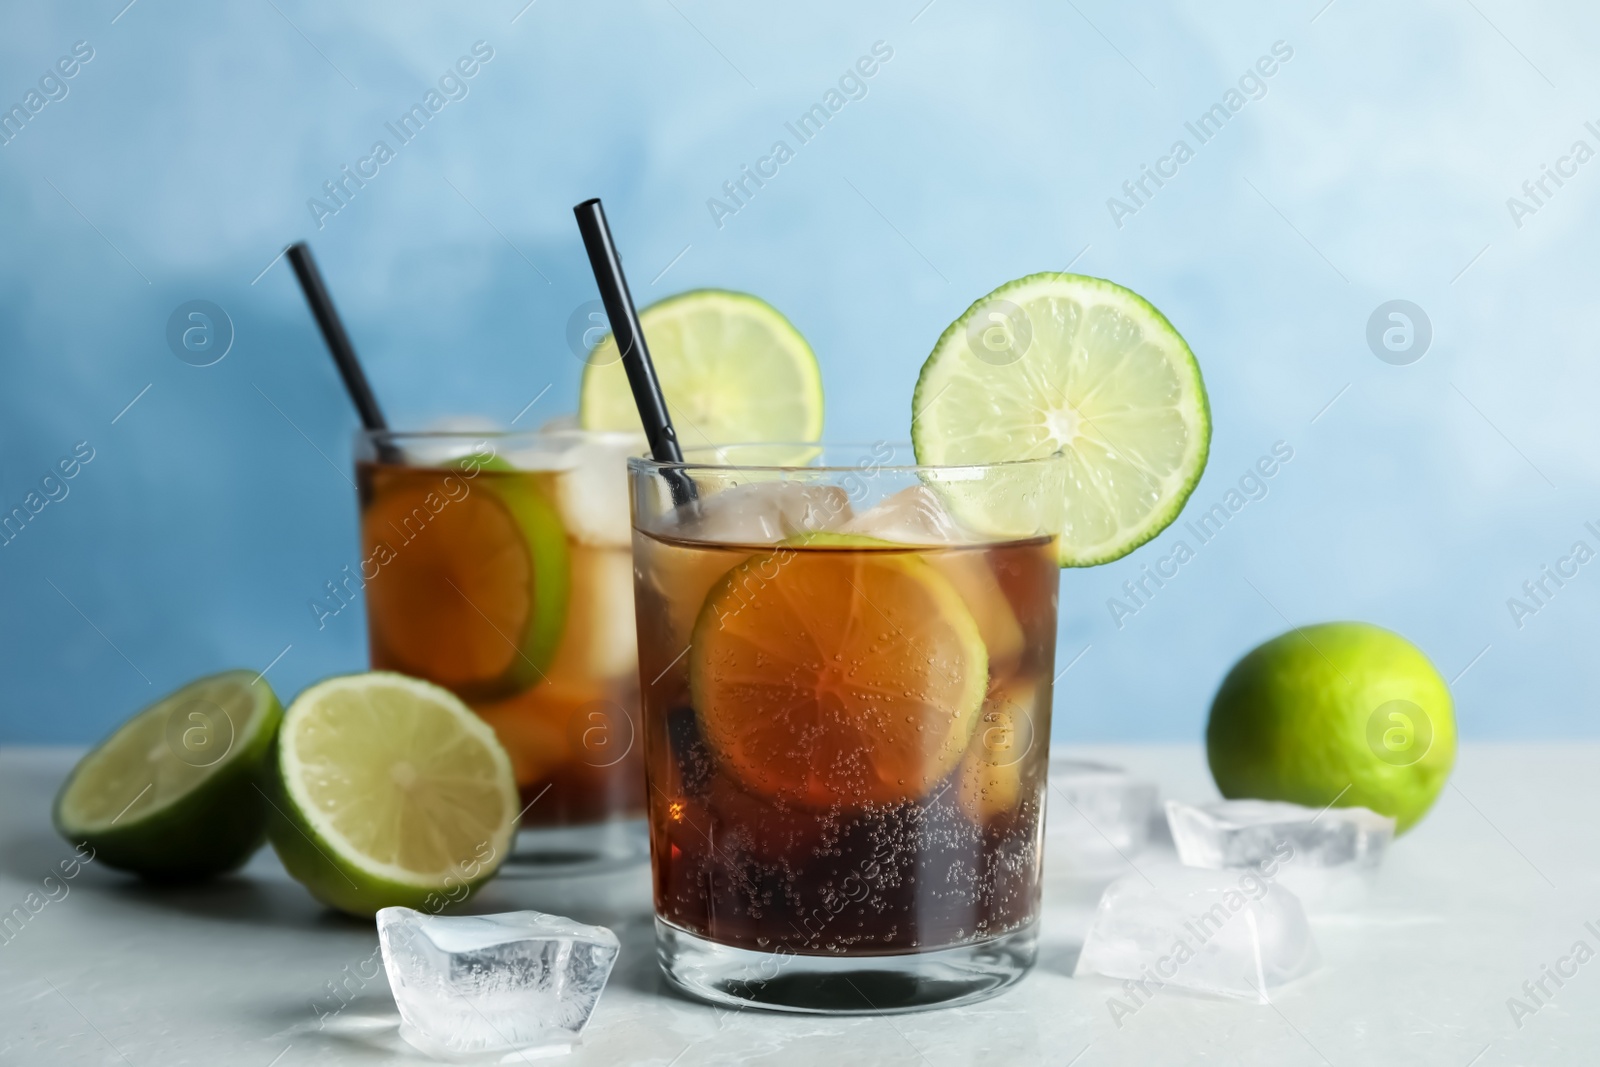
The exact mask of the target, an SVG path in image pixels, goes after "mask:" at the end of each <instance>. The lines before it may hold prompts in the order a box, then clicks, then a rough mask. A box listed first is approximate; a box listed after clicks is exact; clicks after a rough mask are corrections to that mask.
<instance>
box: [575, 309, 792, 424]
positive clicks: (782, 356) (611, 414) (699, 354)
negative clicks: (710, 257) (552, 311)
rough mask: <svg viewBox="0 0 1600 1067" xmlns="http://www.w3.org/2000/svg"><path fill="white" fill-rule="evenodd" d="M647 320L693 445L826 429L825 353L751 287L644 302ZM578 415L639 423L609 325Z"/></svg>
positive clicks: (677, 417)
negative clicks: (815, 350) (821, 363)
mask: <svg viewBox="0 0 1600 1067" xmlns="http://www.w3.org/2000/svg"><path fill="white" fill-rule="evenodd" d="M639 325H640V327H641V328H642V329H643V330H644V335H645V339H646V341H647V342H648V343H649V346H650V357H651V360H652V361H653V362H654V364H655V369H656V377H657V378H658V379H660V382H661V391H662V393H663V395H665V397H666V401H667V409H668V413H669V414H670V415H671V416H672V419H673V422H674V427H675V429H676V430H677V434H678V439H679V440H680V441H682V442H683V443H684V444H685V445H688V446H693V445H697V444H727V443H731V442H740V441H814V440H816V439H817V438H818V437H819V436H821V434H822V373H821V371H820V370H819V369H818V367H817V358H816V356H815V355H813V354H812V351H811V346H810V345H808V344H806V340H805V338H804V337H801V336H800V331H798V330H796V329H795V328H794V326H793V325H791V324H790V322H789V320H788V319H786V318H784V317H783V315H782V313H780V312H779V311H778V309H777V308H774V307H773V306H772V305H771V304H768V303H766V302H765V301H763V300H761V299H759V298H757V297H754V296H750V295H749V294H747V293H732V292H726V291H723V290H720V289H697V290H694V291H692V292H687V293H681V294H679V295H677V296H673V297H668V298H667V299H666V300H663V301H661V302H660V303H657V304H652V305H651V306H650V307H647V308H645V309H644V310H643V311H642V312H640V313H639ZM578 418H579V420H580V421H581V423H582V424H583V427H584V428H585V429H588V430H631V431H634V432H638V431H639V430H640V429H641V426H640V422H639V412H638V410H637V409H636V408H635V407H634V403H633V393H632V391H631V390H630V389H629V387H628V377H627V373H626V372H625V371H624V370H623V367H622V357H621V353H619V352H618V351H617V343H616V340H615V339H614V338H613V337H612V336H611V335H610V334H607V335H606V336H605V337H604V338H602V339H601V341H600V343H599V344H598V345H596V346H595V348H594V350H593V351H592V352H590V353H589V357H588V365H587V366H586V367H585V368H584V372H583V387H582V392H581V394H580V396H579V399H578Z"/></svg>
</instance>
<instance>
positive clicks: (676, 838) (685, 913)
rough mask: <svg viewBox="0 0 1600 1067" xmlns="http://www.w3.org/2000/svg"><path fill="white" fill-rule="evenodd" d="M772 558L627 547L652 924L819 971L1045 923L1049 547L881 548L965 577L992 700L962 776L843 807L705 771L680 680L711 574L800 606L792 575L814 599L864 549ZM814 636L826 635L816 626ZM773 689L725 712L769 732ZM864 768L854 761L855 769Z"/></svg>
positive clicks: (841, 618)
mask: <svg viewBox="0 0 1600 1067" xmlns="http://www.w3.org/2000/svg"><path fill="white" fill-rule="evenodd" d="M772 551H773V550H772V549H770V548H768V549H757V548H732V547H726V546H709V545H702V544H692V543H687V542H673V541H665V540H659V539H656V538H652V537H649V536H647V535H643V534H636V535H635V546H634V552H635V566H636V570H635V576H636V581H637V586H636V592H637V604H638V621H639V645H640V664H641V677H642V679H643V682H644V742H645V760H646V770H647V775H648V780H649V787H650V788H649V809H650V828H651V849H652V859H653V865H654V877H655V886H654V889H655V905H656V912H657V915H658V916H659V917H660V918H662V919H664V920H665V921H667V922H669V923H671V924H673V925H675V926H678V927H681V928H682V929H684V930H687V931H689V932H690V933H693V934H696V935H699V936H701V937H704V938H708V939H710V940H713V941H716V942H720V943H722V944H726V945H731V946H736V947H739V948H746V949H755V950H763V951H769V952H772V951H788V952H796V953H802V954H815V955H828V954H834V955H875V954H897V953H905V952H915V951H927V950H933V949H938V948H945V947H950V946H954V945H960V944H968V943H972V942H975V941H982V940H986V939H989V938H993V937H996V936H999V935H1001V934H1005V933H1008V932H1011V931H1014V930H1018V929H1020V928H1023V927H1026V926H1028V925H1029V924H1030V923H1032V922H1033V920H1034V918H1035V917H1036V916H1037V914H1038V907H1039V890H1040V877H1039V876H1040V867H1041V854H1040V853H1041V834H1042V829H1043V803H1044V790H1045V776H1046V766H1047V762H1048V738H1049V730H1050V688H1051V678H1052V666H1053V661H1054V651H1055V649H1054V638H1055V632H1056V626H1055V613H1056V589H1057V583H1058V577H1059V570H1058V566H1057V563H1056V559H1055V546H1054V543H1053V542H1052V541H1048V540H1043V539H1040V540H1031V541H1024V542H1014V543H1008V544H1001V545H995V546H984V547H976V548H966V547H963V548H938V549H915V550H911V549H896V550H894V551H896V552H899V553H901V554H902V555H908V556H914V557H916V558H917V560H918V561H919V562H918V563H917V564H914V566H920V565H921V563H922V562H927V563H930V564H933V565H935V566H937V567H939V568H941V570H942V571H943V572H944V573H948V574H952V575H955V576H957V577H958V578H959V579H960V581H959V582H958V583H956V584H957V585H958V587H959V588H960V589H961V591H962V593H963V594H964V595H965V597H966V600H967V602H968V606H969V608H970V609H971V614H972V616H973V617H974V618H975V619H977V620H978V623H979V625H980V628H981V629H982V630H983V631H984V633H983V636H984V640H985V642H986V644H987V647H988V649H989V656H988V659H989V667H990V671H989V676H988V679H987V683H988V695H987V697H986V699H985V705H984V707H985V714H984V716H983V721H981V722H980V723H979V724H978V726H977V727H976V729H975V730H974V731H973V733H972V735H971V740H970V742H968V743H967V749H966V751H967V752H968V755H967V756H964V757H963V758H962V762H961V764H960V766H959V767H957V768H956V769H953V770H951V771H950V772H949V773H948V774H946V775H945V776H944V777H943V778H942V779H937V780H932V781H930V782H928V783H927V784H926V788H916V789H912V790H911V791H912V792H915V793H916V795H914V796H909V797H906V798H902V799H894V798H885V797H883V796H881V795H879V796H872V797H868V798H864V799H858V800H857V801H856V802H850V801H849V800H847V799H846V800H840V799H839V798H837V797H836V798H833V799H832V801H831V802H820V803H819V802H817V798H816V797H815V796H814V795H813V796H811V797H809V798H799V797H796V796H793V795H787V794H785V793H783V792H782V791H781V790H778V791H775V790H773V789H770V788H752V787H751V785H750V784H749V783H751V782H757V783H761V782H765V781H766V778H764V777H763V776H761V775H760V774H758V773H752V769H751V768H750V767H748V766H745V767H744V768H743V769H742V771H741V770H740V769H739V768H736V767H733V766H730V765H727V761H726V760H719V758H718V755H717V752H716V751H715V747H714V745H713V744H712V743H710V742H709V741H708V733H710V732H711V731H708V730H707V729H706V728H705V727H706V722H705V720H704V717H703V715H702V713H701V712H700V711H698V710H697V709H696V707H695V701H694V698H693V696H692V692H691V688H692V687H691V664H692V663H694V662H695V660H696V653H697V648H696V647H695V635H696V633H700V634H702V635H704V633H705V631H704V630H703V629H702V630H699V631H697V630H696V629H695V624H696V622H697V621H698V620H699V619H700V617H701V614H702V611H703V610H704V609H702V608H701V607H700V605H701V601H703V600H706V599H707V597H708V596H709V597H712V598H715V597H716V596H717V593H716V589H717V588H720V587H719V586H718V582H719V581H726V579H725V578H724V577H723V576H725V575H726V574H728V573H729V572H730V571H731V570H732V569H733V568H736V567H739V566H741V565H743V566H744V567H745V570H746V571H747V572H751V573H755V574H758V575H762V576H763V577H764V580H762V581H759V582H757V583H754V584H755V585H756V586H758V588H756V589H754V590H753V591H752V592H751V593H750V594H749V595H750V596H751V597H752V598H755V599H752V601H751V602H752V603H753V604H759V603H761V600H760V599H759V598H761V597H775V596H785V595H790V594H794V593H796V592H797V590H796V589H784V588H782V585H783V582H785V581H786V580H789V579H788V578H786V576H794V577H793V581H795V582H799V581H801V580H804V581H806V582H807V584H808V588H809V589H810V590H811V591H812V592H813V596H814V589H815V587H816V586H817V585H818V584H819V583H818V581H817V576H818V575H826V574H827V573H828V572H827V570H824V569H819V568H833V567H840V568H845V567H850V566H852V565H853V564H852V558H853V557H858V556H860V555H861V554H862V552H863V551H867V550H851V549H841V548H838V547H831V548H827V549H817V550H810V549H804V548H800V549H794V550H785V551H797V552H807V551H818V552H825V553H826V556H824V557H818V558H817V559H815V560H809V559H808V565H807V566H806V567H800V566H792V565H791V566H788V567H784V566H777V565H773V566H767V565H765V563H764V562H763V561H764V560H765V557H763V556H762V555H761V553H762V552H766V553H771V552H772ZM870 551H874V552H880V553H881V552H886V551H888V550H885V549H872V550H870ZM780 562H782V561H780ZM758 564H759V565H760V566H758ZM847 587H848V588H851V589H854V588H855V585H854V584H849V585H848V586H847ZM708 590H709V592H708ZM724 595H725V594H724ZM828 607H829V605H827V604H824V605H823V608H824V609H827V608H828ZM813 608H815V604H814V601H813V602H808V610H809V609H813ZM834 610H836V612H837V615H838V621H837V626H839V627H844V626H849V625H860V617H866V616H867V613H865V612H859V605H857V607H856V609H855V610H858V612H859V616H860V617H857V618H856V619H855V620H854V621H852V620H851V618H850V617H849V616H850V612H851V610H852V609H851V608H850V607H848V606H847V605H846V604H844V603H840V604H838V605H837V606H836V608H835V609H834ZM809 618H810V619H811V624H812V625H813V626H817V625H820V626H825V627H832V626H834V625H835V624H834V622H833V621H832V620H831V619H829V618H828V617H826V614H824V615H823V616H822V617H820V618H819V617H817V615H816V612H815V611H814V610H813V611H812V613H811V615H810V616H809ZM902 636H903V635H902ZM686 649H687V651H686ZM702 651H703V650H702ZM699 669H702V670H706V669H711V668H707V667H702V668H699ZM773 677H774V679H775V680H777V681H775V683H774V684H773V685H770V686H768V687H767V688H766V689H763V690H760V692H762V693H764V696H763V697H762V698H761V699H752V700H751V701H750V702H749V704H748V706H745V707H742V708H739V709H737V712H738V713H739V714H743V715H749V716H762V715H772V714H775V713H774V712H773V711H772V708H776V707H779V706H781V705H783V704H785V702H786V700H787V698H788V694H785V692H784V691H783V689H782V686H781V684H777V682H781V679H782V678H783V677H786V676H784V675H783V674H782V672H781V671H779V670H778V669H777V668H776V667H775V668H774V675H773ZM652 679H655V681H653V682H652V681H651V680H652ZM769 705H770V706H769ZM990 709H995V710H992V711H991V710H990ZM878 710H880V711H884V712H885V714H886V715H887V716H888V717H889V718H893V717H894V716H893V713H894V712H895V711H896V710H897V709H895V708H894V707H893V702H892V699H890V700H889V706H888V707H887V709H886V710H885V709H882V708H880V709H878ZM721 714H728V712H727V711H726V709H724V710H723V711H722V712H721ZM985 731H987V734H986V733H985ZM804 745H805V739H804V738H796V739H795V741H794V746H792V747H791V749H790V752H791V756H790V757H789V758H794V759H799V760H800V761H803V760H804V758H805V748H804ZM986 746H987V747H986ZM877 755H878V754H875V753H871V752H867V753H863V757H864V759H865V760H866V761H867V762H868V763H871V762H872V761H873V760H874V758H875V757H876V756H877ZM831 758H833V759H835V760H837V758H838V757H837V754H835V755H834V756H833V757H831ZM756 770H757V771H759V770H760V769H759V768H757V769H756ZM783 770H784V769H783V768H774V772H775V774H777V775H779V776H781V772H782V771H783ZM792 770H793V768H790V769H789V771H790V772H791V773H790V777H793V774H792ZM808 800H809V802H808Z"/></svg>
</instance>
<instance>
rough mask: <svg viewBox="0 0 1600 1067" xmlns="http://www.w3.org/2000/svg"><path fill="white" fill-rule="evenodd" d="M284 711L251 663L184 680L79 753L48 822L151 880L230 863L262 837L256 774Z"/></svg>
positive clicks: (181, 877)
mask: <svg viewBox="0 0 1600 1067" xmlns="http://www.w3.org/2000/svg"><path fill="white" fill-rule="evenodd" d="M282 716H283V708H282V706H281V705H279V703H278V698H277V697H276V696H274V695H273V692H272V688H271V687H270V686H269V685H267V682H266V679H264V678H262V677H261V676H260V675H258V674H257V673H256V672H255V671H248V670H233V671H224V672H223V673H221V674H213V675H210V676H209V677H206V678H200V679H198V680H196V681H193V682H190V683H189V684H188V685H186V686H184V687H183V688H182V689H179V690H177V691H176V692H173V693H169V694H168V695H166V696H164V697H162V698H161V699H160V700H158V701H156V702H155V703H154V704H151V705H150V706H149V707H147V708H144V709H143V710H141V711H140V712H139V713H138V714H136V715H134V716H133V718H131V719H129V720H128V721H127V722H125V723H123V724H122V725H121V726H119V727H118V728H117V730H116V732H115V733H113V734H112V735H111V736H110V737H108V738H106V739H105V740H104V741H102V742H100V744H99V745H97V746H96V747H95V748H94V749H93V750H92V751H90V753H89V754H88V755H87V756H84V757H83V759H81V760H79V761H78V765H77V766H76V767H74V768H73V769H72V773H71V774H70V775H68V776H67V780H66V782H65V783H64V784H63V785H62V787H61V792H60V793H59V794H58V795H57V796H56V802H55V809H54V813H53V814H54V819H55V825H56V830H57V831H58V832H60V834H61V836H62V837H65V838H66V839H67V840H68V841H70V842H72V843H74V844H79V843H87V844H88V846H89V847H90V848H92V849H93V850H94V857H95V859H96V860H97V861H99V862H101V863H104V864H105V865H106V866H108V867H117V868H120V869H122V870H127V871H133V872H135V873H137V874H140V875H143V876H144V877H146V878H149V879H152V880H154V881H191V880H196V879H200V878H207V877H210V876H211V875H214V874H220V873H221V872H223V871H228V870H232V869H233V868H235V867H237V866H239V865H240V864H241V863H243V862H244V861H245V860H247V859H249V858H250V854H251V853H253V852H254V851H255V850H256V849H258V848H260V847H261V845H262V844H263V842H264V841H265V840H266V825H267V811H268V807H267V799H266V797H265V796H264V795H263V794H262V792H261V791H260V789H259V788H258V786H257V777H258V772H259V770H260V768H261V767H262V765H263V764H264V763H265V762H266V760H267V757H268V755H269V754H270V752H271V750H272V738H273V735H274V734H275V733H276V731H277V728H278V721H279V719H281V718H282Z"/></svg>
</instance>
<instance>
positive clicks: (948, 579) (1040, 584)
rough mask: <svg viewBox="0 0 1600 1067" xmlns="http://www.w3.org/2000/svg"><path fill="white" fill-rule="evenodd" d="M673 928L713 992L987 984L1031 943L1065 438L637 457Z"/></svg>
mask: <svg viewBox="0 0 1600 1067" xmlns="http://www.w3.org/2000/svg"><path fill="white" fill-rule="evenodd" d="M628 466H629V475H630V485H631V488H632V495H633V521H634V532H633V545H634V575H635V583H636V584H635V592H636V603H637V612H638V624H639V667H640V678H641V681H642V688H643V697H644V701H643V703H644V752H645V768H646V774H647V778H648V782H649V814H650V846H651V860H652V865H653V872H654V883H655V884H654V894H655V913H656V935H657V949H658V955H659V958H660V963H661V966H662V969H663V970H664V971H665V972H666V975H667V977H668V978H669V979H670V980H671V981H672V982H674V983H675V984H676V985H678V986H679V987H681V988H682V989H684V990H686V991H688V992H690V993H692V994H694V995H696V996H699V997H702V998H704V999H707V1000H711V1001H714V1002H721V1003H727V1004H740V1005H752V1006H760V1007H767V1008H773V1009H778V1010H789V1011H804V1012H828V1013H855V1012H861V1013H878V1012H885V1011H909V1010H915V1009H918V1008H923V1007H929V1006H933V1005H936V1004H948V1003H954V1002H961V1001H970V1000H976V999H981V998H983V997H986V996H989V995H992V994H993V993H995V992H997V991H998V990H1000V989H1001V988H1003V987H1004V986H1006V985H1008V984H1009V983H1011V982H1013V981H1015V980H1017V979H1018V978H1020V977H1021V976H1022V975H1023V974H1024V973H1026V971H1027V969H1028V968H1029V967H1030V966H1031V965H1032V963H1033V960H1034V955H1035V943H1036V921H1037V917H1038V911H1039V893H1040V871H1041V847H1042V843H1043V838H1042V829H1043V814H1044V792H1045V781H1046V765H1047V759H1048V748H1049V746H1048V738H1049V731H1050V693H1051V680H1052V678H1053V670H1052V668H1053V665H1054V658H1055V644H1056V591H1057V586H1058V580H1059V569H1058V565H1057V558H1056V531H1057V530H1059V529H1060V522H1059V510H1060V507H1061V504H1060V502H1061V501H1062V500H1063V499H1064V497H1065V478H1066V470H1065V468H1064V460H1063V459H1062V458H1061V457H1059V456H1056V457H1051V458H1048V459H1040V460H1029V461H1025V462H1019V463H1003V464H993V465H987V466H967V467H929V466H917V465H915V464H914V463H911V462H910V449H909V448H908V447H905V446H899V447H896V446H891V445H888V444H883V443H879V444H876V445H866V446H859V447H857V446H821V445H737V446H723V447H718V448H715V449H702V450H690V451H689V453H688V454H687V455H686V457H685V462H683V463H681V464H671V463H660V462H656V461H654V460H649V459H638V458H635V459H632V460H630V461H629V465H628Z"/></svg>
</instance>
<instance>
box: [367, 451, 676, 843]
mask: <svg viewBox="0 0 1600 1067" xmlns="http://www.w3.org/2000/svg"><path fill="white" fill-rule="evenodd" d="M641 447H642V438H639V437H637V436H635V435H632V434H616V433H593V432H588V431H582V430H555V431H529V432H522V433H394V432H387V431H385V432H381V433H379V432H362V433H360V434H358V436H357V443H356V476H357V484H358V489H359V494H360V509H361V552H362V557H361V560H360V565H359V574H358V575H351V574H350V573H349V570H348V569H347V570H346V575H347V577H346V579H345V584H346V592H347V593H348V594H350V595H353V594H354V592H355V591H356V590H355V589H351V588H350V584H351V579H352V578H354V579H355V583H356V585H357V587H359V588H360V591H362V592H364V594H365V597H366V604H367V632H368V641H369V646H370V654H371V661H372V667H373V669H375V670H392V671H399V672H401V673H403V674H409V675H413V676H415V677H418V678H423V679H426V680H428V681H430V682H434V683H436V684H438V685H442V686H444V687H446V688H448V689H450V690H452V691H453V692H455V693H456V694H457V695H458V696H460V697H461V698H462V699H463V700H465V701H466V702H467V703H468V704H469V705H470V706H471V707H472V709H473V710H474V711H475V712H477V713H478V715H480V716H482V718H483V719H484V720H485V721H487V722H488V723H489V724H490V725H491V726H493V727H494V730H495V733H496V734H497V735H498V736H499V738H500V741H501V743H502V744H503V745H504V746H505V748H506V751H507V753H508V754H509V755H510V757H511V763H512V767H513V769H514V771H515V773H516V776H517V785H518V787H519V788H520V790H521V793H522V801H523V804H525V805H526V809H525V810H524V812H523V814H522V830H521V831H520V832H519V834H518V837H517V842H516V846H515V849H514V851H513V853H512V855H511V857H510V858H509V860H508V862H507V865H506V867H505V868H504V870H505V873H510V874H516V873H519V872H520V873H538V872H540V871H544V872H549V873H557V872H560V873H566V872H570V871H573V870H576V869H593V868H596V867H599V866H605V865H610V864H616V863H623V862H629V861H633V860H642V859H643V856H644V853H645V832H644V822H643V816H644V773H643V756H642V752H641V747H640V745H639V744H638V741H639V738H638V733H639V729H638V728H639V671H638V654H637V651H636V646H635V643H634V619H633V564H632V558H631V554H630V547H631V543H630V536H631V535H630V532H629V517H628V497H627V485H626V477H625V466H624V465H625V460H626V457H627V456H628V455H629V454H630V453H631V452H635V451H638V450H639V449H640V448H641Z"/></svg>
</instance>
